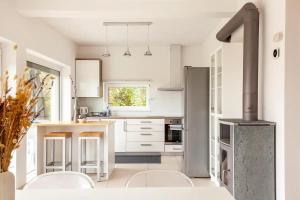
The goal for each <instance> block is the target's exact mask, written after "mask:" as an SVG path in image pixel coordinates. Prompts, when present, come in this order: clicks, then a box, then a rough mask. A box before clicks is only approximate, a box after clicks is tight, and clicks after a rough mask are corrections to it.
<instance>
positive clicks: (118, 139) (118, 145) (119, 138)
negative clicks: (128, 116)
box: [115, 119, 126, 152]
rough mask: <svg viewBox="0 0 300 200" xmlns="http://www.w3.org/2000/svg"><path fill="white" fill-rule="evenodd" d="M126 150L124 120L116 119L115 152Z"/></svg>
mask: <svg viewBox="0 0 300 200" xmlns="http://www.w3.org/2000/svg"><path fill="white" fill-rule="evenodd" d="M125 151H126V120H124V119H118V120H116V122H115V152H125Z"/></svg>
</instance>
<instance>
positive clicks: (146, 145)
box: [141, 144, 152, 147]
mask: <svg viewBox="0 0 300 200" xmlns="http://www.w3.org/2000/svg"><path fill="white" fill-rule="evenodd" d="M141 146H142V147H151V146H152V144H141Z"/></svg>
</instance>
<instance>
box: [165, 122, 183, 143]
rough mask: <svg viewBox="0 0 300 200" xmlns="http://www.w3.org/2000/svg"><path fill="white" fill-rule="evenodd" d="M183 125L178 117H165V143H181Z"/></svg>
mask: <svg viewBox="0 0 300 200" xmlns="http://www.w3.org/2000/svg"><path fill="white" fill-rule="evenodd" d="M182 133H183V125H182V119H180V118H168V119H165V144H166V145H181V144H182V136H183V135H182Z"/></svg>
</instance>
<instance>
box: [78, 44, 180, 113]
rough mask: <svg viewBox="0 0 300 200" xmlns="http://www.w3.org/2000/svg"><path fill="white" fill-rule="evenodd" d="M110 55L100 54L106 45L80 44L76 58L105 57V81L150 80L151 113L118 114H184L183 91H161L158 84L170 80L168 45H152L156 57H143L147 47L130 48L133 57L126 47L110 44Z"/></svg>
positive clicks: (164, 84) (165, 85)
mask: <svg viewBox="0 0 300 200" xmlns="http://www.w3.org/2000/svg"><path fill="white" fill-rule="evenodd" d="M109 49H110V52H111V57H108V58H103V57H101V55H102V53H103V48H101V47H91V46H82V47H79V50H78V54H77V57H79V58H100V57H101V59H102V60H103V79H104V81H123V80H129V81H136V80H141V81H143V80H150V81H151V82H150V85H151V94H150V106H151V111H150V112H130V113H129V112H118V113H113V114H117V115H156V116H182V115H183V111H182V92H162V91H158V90H157V88H159V87H167V86H169V83H170V48H169V46H159V47H151V51H152V54H153V56H148V57H147V56H144V53H145V50H146V49H145V47H132V48H130V50H131V53H132V56H131V57H124V56H123V53H124V50H125V47H110V48H109Z"/></svg>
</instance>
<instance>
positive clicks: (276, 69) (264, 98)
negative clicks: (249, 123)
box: [200, 0, 285, 200]
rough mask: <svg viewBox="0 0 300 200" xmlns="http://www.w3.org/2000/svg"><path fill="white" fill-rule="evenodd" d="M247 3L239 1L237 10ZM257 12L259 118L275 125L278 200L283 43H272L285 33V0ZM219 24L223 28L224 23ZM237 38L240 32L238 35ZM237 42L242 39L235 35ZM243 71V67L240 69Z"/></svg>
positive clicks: (280, 194)
mask: <svg viewBox="0 0 300 200" xmlns="http://www.w3.org/2000/svg"><path fill="white" fill-rule="evenodd" d="M246 2H249V0H239V7H238V9H239V8H240V7H241V6H242V5H243V4H244V3H246ZM253 2H254V3H256V5H257V6H258V7H259V11H260V21H261V23H260V32H261V33H260V62H259V96H260V97H259V117H260V118H261V119H264V120H268V121H273V122H276V151H277V152H276V160H277V161H276V170H277V172H276V178H277V188H276V192H277V199H278V200H283V199H284V197H285V193H284V190H285V178H284V174H285V164H284V159H285V156H284V140H285V136H284V73H285V68H284V62H285V60H284V57H285V56H284V46H285V43H284V41H281V42H279V43H273V35H274V34H275V33H276V32H280V31H284V29H285V1H284V0H276V1H274V0H257V1H253ZM226 21H227V20H225V21H224V22H222V23H221V24H220V27H222V26H223V25H224V24H225V22H226ZM220 27H217V29H216V30H214V31H213V32H212V33H211V34H210V35H209V36H208V37H207V39H206V40H205V41H204V42H203V44H202V47H201V49H200V52H202V58H203V60H202V61H203V65H207V64H208V63H209V54H210V53H211V52H212V51H213V50H214V49H215V48H216V47H218V46H219V45H221V43H220V42H218V41H217V40H216V33H217V31H219V30H220ZM238 33H239V34H240V33H241V31H239V32H238ZM237 37H238V38H240V37H241V36H240V35H238V36H237ZM275 47H280V48H281V57H280V58H279V59H273V57H272V50H273V48H275ZM241 67H242V66H241Z"/></svg>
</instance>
